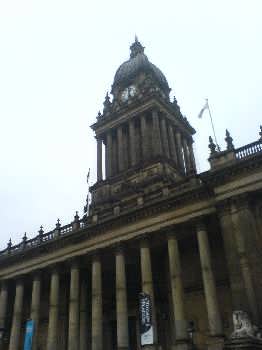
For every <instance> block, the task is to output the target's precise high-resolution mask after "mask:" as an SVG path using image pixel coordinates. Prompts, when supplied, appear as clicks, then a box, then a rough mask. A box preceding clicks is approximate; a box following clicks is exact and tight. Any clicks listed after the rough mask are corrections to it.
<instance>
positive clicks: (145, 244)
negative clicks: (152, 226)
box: [138, 233, 150, 248]
mask: <svg viewBox="0 0 262 350" xmlns="http://www.w3.org/2000/svg"><path fill="white" fill-rule="evenodd" d="M138 239H139V245H140V247H141V248H149V247H150V236H149V234H148V233H146V234H144V235H142V236H140V237H139V238H138Z"/></svg>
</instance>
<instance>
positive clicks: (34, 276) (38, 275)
mask: <svg viewBox="0 0 262 350" xmlns="http://www.w3.org/2000/svg"><path fill="white" fill-rule="evenodd" d="M42 274H43V270H42V269H37V270H34V271H32V273H31V276H32V279H33V280H37V279H39V280H40V278H41V275H42Z"/></svg>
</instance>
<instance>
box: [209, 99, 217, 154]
mask: <svg viewBox="0 0 262 350" xmlns="http://www.w3.org/2000/svg"><path fill="white" fill-rule="evenodd" d="M206 102H207V108H208V113H209V117H210V121H211V125H212V130H213V134H214V138H215V142H216V145H217V149H218V151H219V152H220V147H219V145H218V142H217V137H216V132H215V127H214V123H213V118H212V115H211V111H210V107H209V103H208V99H206Z"/></svg>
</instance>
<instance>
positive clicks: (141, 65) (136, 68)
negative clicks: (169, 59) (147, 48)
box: [112, 37, 170, 93]
mask: <svg viewBox="0 0 262 350" xmlns="http://www.w3.org/2000/svg"><path fill="white" fill-rule="evenodd" d="M130 51H131V53H130V59H129V60H128V61H125V62H124V63H122V64H121V65H120V67H119V68H118V70H117V71H116V74H115V77H114V82H113V85H112V91H114V89H115V88H116V87H125V86H127V85H129V84H130V83H132V82H133V80H134V78H136V77H137V76H138V75H139V73H140V72H144V73H148V74H151V75H152V76H153V78H154V79H155V80H156V82H157V83H158V84H159V85H160V86H161V88H162V89H163V90H164V91H165V92H166V93H169V92H170V88H169V85H168V82H167V80H166V77H165V76H164V74H163V73H162V72H161V70H160V69H159V68H157V67H156V66H155V65H154V64H153V63H151V62H150V61H149V59H148V58H147V56H146V55H145V54H144V47H143V46H142V45H141V43H140V42H139V41H138V39H137V37H136V38H135V42H134V43H133V44H132V45H131V46H130Z"/></svg>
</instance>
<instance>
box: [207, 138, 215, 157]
mask: <svg viewBox="0 0 262 350" xmlns="http://www.w3.org/2000/svg"><path fill="white" fill-rule="evenodd" d="M208 147H209V149H210V155H211V156H213V155H214V154H215V153H216V152H217V151H216V145H215V144H214V141H213V139H212V137H211V136H209V145H208Z"/></svg>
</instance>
